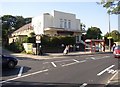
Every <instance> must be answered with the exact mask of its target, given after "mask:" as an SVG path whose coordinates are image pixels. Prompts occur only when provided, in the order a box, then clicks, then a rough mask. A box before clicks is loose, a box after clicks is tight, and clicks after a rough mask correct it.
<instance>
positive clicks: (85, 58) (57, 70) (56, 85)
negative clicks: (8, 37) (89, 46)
mask: <svg viewBox="0 0 120 87" xmlns="http://www.w3.org/2000/svg"><path fill="white" fill-rule="evenodd" d="M118 60H119V59H117V58H114V57H113V55H112V53H106V54H94V55H76V56H75V55H74V56H59V57H56V58H55V57H54V58H53V59H52V58H51V59H42V60H41V59H40V60H37V59H24V58H18V61H19V63H18V65H17V66H16V68H15V69H11V70H10V69H3V70H2V81H0V84H2V85H3V87H7V86H10V85H12V87H14V86H16V85H17V86H20V85H24V86H25V85H26V87H30V86H31V87H33V86H39V87H105V86H107V85H108V84H109V82H110V79H111V78H112V77H113V76H114V75H115V74H116V73H117V72H118V65H119V63H120V62H119V61H118ZM28 85H29V86H28ZM43 85H44V86H43ZM20 87H21V86H20ZM112 87H114V86H112ZM115 87H118V86H115Z"/></svg>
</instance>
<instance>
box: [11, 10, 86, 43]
mask: <svg viewBox="0 0 120 87" xmlns="http://www.w3.org/2000/svg"><path fill="white" fill-rule="evenodd" d="M31 32H35V34H36V35H37V34H45V35H51V36H54V35H74V36H76V42H80V40H81V36H82V33H84V32H85V30H83V29H82V28H81V26H80V19H77V18H76V15H75V14H72V13H66V12H61V11H55V10H54V11H53V12H52V13H43V14H41V15H40V16H37V17H33V18H32V23H30V24H27V25H25V26H23V27H21V28H20V29H18V30H17V31H15V32H13V33H12V36H14V37H16V36H20V35H27V36H28V35H29V33H31Z"/></svg>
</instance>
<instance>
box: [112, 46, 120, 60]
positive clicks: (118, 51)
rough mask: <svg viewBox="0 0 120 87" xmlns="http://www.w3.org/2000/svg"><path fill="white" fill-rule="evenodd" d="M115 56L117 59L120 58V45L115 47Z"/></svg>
mask: <svg viewBox="0 0 120 87" xmlns="http://www.w3.org/2000/svg"><path fill="white" fill-rule="evenodd" d="M113 54H114V57H115V58H117V57H118V58H119V57H120V45H117V46H115V48H114V51H113Z"/></svg>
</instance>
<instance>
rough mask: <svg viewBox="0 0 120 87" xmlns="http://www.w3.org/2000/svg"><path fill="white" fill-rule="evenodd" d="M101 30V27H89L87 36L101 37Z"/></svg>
mask: <svg viewBox="0 0 120 87" xmlns="http://www.w3.org/2000/svg"><path fill="white" fill-rule="evenodd" d="M101 34H102V32H101V30H100V28H97V27H91V28H88V30H87V34H86V37H87V38H88V39H101V37H102V36H101Z"/></svg>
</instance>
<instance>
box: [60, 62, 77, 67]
mask: <svg viewBox="0 0 120 87" xmlns="http://www.w3.org/2000/svg"><path fill="white" fill-rule="evenodd" d="M76 63H77V62H73V63H68V64H65V65H62V66H69V65H73V64H76Z"/></svg>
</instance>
